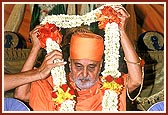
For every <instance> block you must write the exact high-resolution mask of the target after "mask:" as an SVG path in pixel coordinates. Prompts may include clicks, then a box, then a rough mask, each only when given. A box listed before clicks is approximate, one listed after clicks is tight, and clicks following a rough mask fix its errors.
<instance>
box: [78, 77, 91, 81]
mask: <svg viewBox="0 0 168 115" xmlns="http://www.w3.org/2000/svg"><path fill="white" fill-rule="evenodd" d="M77 80H81V81H90V80H91V78H90V77H89V76H87V77H82V76H81V77H78V78H77Z"/></svg>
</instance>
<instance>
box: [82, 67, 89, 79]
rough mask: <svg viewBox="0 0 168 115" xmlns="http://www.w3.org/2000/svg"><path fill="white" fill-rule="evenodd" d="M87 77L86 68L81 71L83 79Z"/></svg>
mask: <svg viewBox="0 0 168 115" xmlns="http://www.w3.org/2000/svg"><path fill="white" fill-rule="evenodd" d="M87 76H88V71H87V68H84V69H83V77H87Z"/></svg>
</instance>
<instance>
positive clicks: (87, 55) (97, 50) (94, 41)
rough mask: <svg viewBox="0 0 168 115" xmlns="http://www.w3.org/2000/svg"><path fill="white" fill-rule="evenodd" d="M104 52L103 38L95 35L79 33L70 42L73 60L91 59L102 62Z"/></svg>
mask: <svg viewBox="0 0 168 115" xmlns="http://www.w3.org/2000/svg"><path fill="white" fill-rule="evenodd" d="M103 52H104V41H103V38H102V37H101V36H99V35H96V34H94V33H83V32H78V33H76V34H73V35H72V37H71V42H70V58H71V59H90V60H94V61H101V59H102V56H103Z"/></svg>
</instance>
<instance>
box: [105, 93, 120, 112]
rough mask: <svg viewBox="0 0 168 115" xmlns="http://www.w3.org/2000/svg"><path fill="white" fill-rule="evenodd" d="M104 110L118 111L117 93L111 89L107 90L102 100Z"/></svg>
mask: <svg viewBox="0 0 168 115" xmlns="http://www.w3.org/2000/svg"><path fill="white" fill-rule="evenodd" d="M102 111H118V95H117V93H115V92H114V91H111V90H105V92H104V96H103V100H102Z"/></svg>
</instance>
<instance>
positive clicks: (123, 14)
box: [114, 5, 130, 17]
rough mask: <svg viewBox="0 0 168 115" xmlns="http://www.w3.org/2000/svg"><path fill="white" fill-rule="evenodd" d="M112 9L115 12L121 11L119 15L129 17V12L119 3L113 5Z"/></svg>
mask: <svg viewBox="0 0 168 115" xmlns="http://www.w3.org/2000/svg"><path fill="white" fill-rule="evenodd" d="M114 9H115V10H116V11H117V12H120V13H121V16H124V17H130V14H129V13H128V12H127V11H126V9H125V8H124V7H123V6H121V5H116V6H115V7H114Z"/></svg>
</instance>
